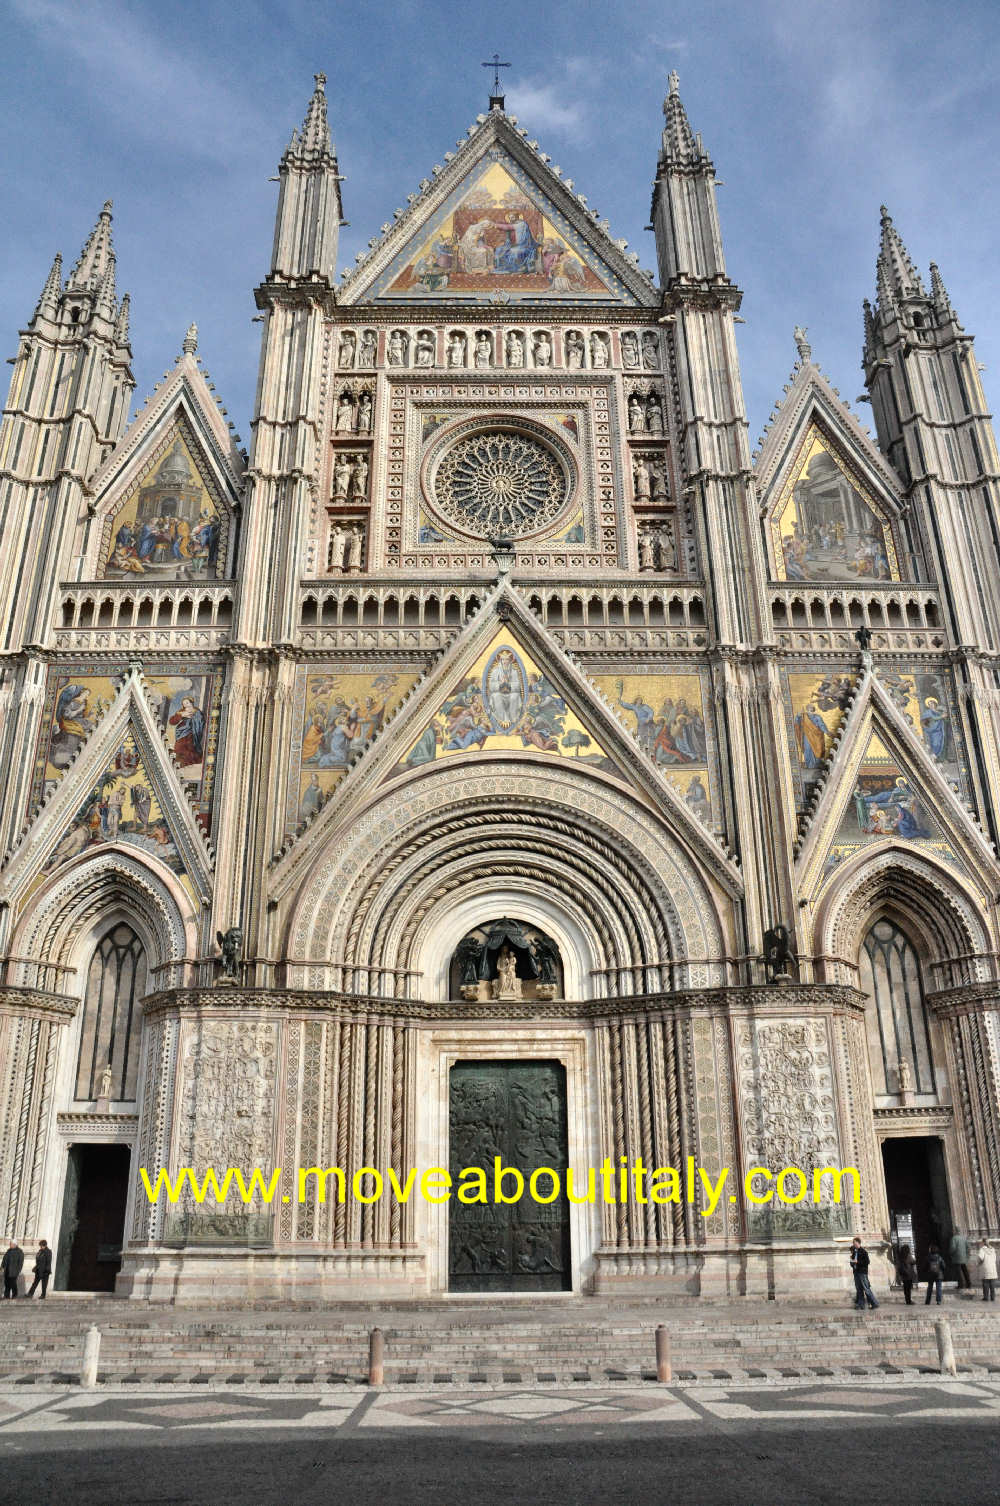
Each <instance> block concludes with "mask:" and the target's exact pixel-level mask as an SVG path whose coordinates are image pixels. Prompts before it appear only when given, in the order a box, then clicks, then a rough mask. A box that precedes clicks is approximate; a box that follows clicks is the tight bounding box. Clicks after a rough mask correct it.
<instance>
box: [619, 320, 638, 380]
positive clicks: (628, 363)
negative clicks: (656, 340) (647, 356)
mask: <svg viewBox="0 0 1000 1506" xmlns="http://www.w3.org/2000/svg"><path fill="white" fill-rule="evenodd" d="M622 365H623V366H624V367H625V370H626V371H635V370H636V368H637V367H638V365H639V342H638V340H637V339H636V337H635V335H634V334H633V333H632V332H631V330H629V331H627V332H626V333H625V334H624V335H622Z"/></svg>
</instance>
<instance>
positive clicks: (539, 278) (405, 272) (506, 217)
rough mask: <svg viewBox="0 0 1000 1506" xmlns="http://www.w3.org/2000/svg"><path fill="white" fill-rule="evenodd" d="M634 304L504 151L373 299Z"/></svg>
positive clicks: (470, 179) (482, 167)
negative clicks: (498, 296) (503, 298)
mask: <svg viewBox="0 0 1000 1506" xmlns="http://www.w3.org/2000/svg"><path fill="white" fill-rule="evenodd" d="M498 294H499V295H501V296H503V297H505V298H506V299H510V300H514V301H518V300H524V299H526V300H531V301H534V300H536V299H539V298H556V299H562V300H574V301H587V300H593V301H595V302H604V303H608V302H616V303H617V302H624V301H627V302H634V299H632V298H631V297H630V296H629V295H628V294H626V292H625V289H624V288H623V286H622V285H621V283H620V282H619V281H618V279H617V278H616V277H615V276H614V274H613V273H612V272H611V271H610V269H608V268H606V267H604V266H602V265H601V264H600V263H599V262H598V261H597V259H596V257H595V256H594V254H593V252H592V251H590V249H589V248H588V247H586V246H585V245H584V243H583V242H582V240H581V239H580V237H579V236H578V235H577V233H576V232H575V231H574V230H573V229H572V228H571V227H570V225H569V223H568V222H567V221H566V219H565V218H564V216H562V215H561V214H559V213H558V211H557V210H556V209H555V208H554V207H553V206H552V205H551V204H550V203H549V202H548V201H547V199H546V198H545V197H544V195H543V194H542V193H541V192H540V190H539V189H538V187H537V186H536V185H535V184H534V183H533V182H532V181H531V179H530V178H528V177H527V175H526V174H525V173H524V172H523V170H522V169H521V168H520V167H519V166H518V165H517V164H516V163H515V162H514V161H513V159H512V158H510V157H508V156H507V155H506V154H505V153H503V152H501V151H499V150H497V151H495V152H492V153H491V154H490V157H489V158H488V159H487V160H486V161H484V162H483V163H480V164H479V165H477V166H476V167H475V168H473V169H472V170H471V171H470V173H469V174H468V175H467V177H466V178H465V179H464V180H463V182H462V183H461V184H459V186H458V187H457V188H456V189H455V190H454V192H453V193H452V194H451V195H450V196H449V197H448V199H447V200H446V202H445V203H444V205H443V206H442V207H441V208H440V209H439V210H438V211H437V213H436V214H435V215H434V216H433V217H432V218H431V219H430V220H429V221H427V223H426V224H424V225H423V226H422V227H421V229H420V232H419V235H418V236H416V237H415V238H414V239H413V240H412V241H410V242H409V243H408V244H407V245H406V246H405V247H404V248H403V250H402V251H401V252H400V253H399V255H397V256H396V257H395V259H394V260H393V262H392V263H391V264H390V266H389V268H388V269H387V271H386V272H385V273H384V274H383V275H382V277H380V278H379V280H378V282H377V284H376V285H375V287H374V288H373V289H372V294H371V296H372V297H374V298H376V299H390V300H391V299H406V300H407V301H412V300H420V299H427V298H438V299H440V298H442V297H443V298H447V299H448V300H449V301H455V300H458V301H461V300H463V299H464V300H469V301H473V302H486V301H488V300H490V299H492V298H496V297H497V295H498Z"/></svg>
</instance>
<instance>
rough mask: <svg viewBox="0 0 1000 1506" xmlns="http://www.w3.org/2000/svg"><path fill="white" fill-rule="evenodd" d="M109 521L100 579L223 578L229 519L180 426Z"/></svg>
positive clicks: (102, 549)
mask: <svg viewBox="0 0 1000 1506" xmlns="http://www.w3.org/2000/svg"><path fill="white" fill-rule="evenodd" d="M163 448H164V446H161V447H160V450H159V451H158V458H156V459H154V460H153V461H152V462H151V463H150V464H149V466H147V468H146V471H145V472H144V474H143V475H142V476H141V477H140V478H139V479H138V480H137V481H136V482H135V483H134V484H133V486H132V489H131V491H130V493H129V494H128V496H127V498H126V499H125V501H124V502H123V503H122V502H120V503H119V505H118V506H117V508H116V510H115V512H114V513H113V515H112V516H111V517H109V518H108V519H107V520H106V521H105V525H104V536H103V540H102V547H101V566H100V574H101V575H104V576H108V577H110V578H112V579H115V580H126V579H127V580H135V581H137V582H138V581H139V580H140V579H143V580H145V579H150V580H204V579H214V578H215V577H217V576H219V575H222V574H223V573H224V571H223V564H224V556H225V542H226V540H225V533H226V527H227V521H228V519H227V515H226V512H225V509H224V508H222V507H220V505H219V502H218V499H217V498H216V497H215V496H214V495H213V494H212V492H211V491H210V490H209V487H208V485H207V484H206V482H205V479H204V477H203V476H202V474H201V471H200V469H199V467H198V464H197V461H196V459H195V456H196V454H197V446H196V445H194V444H193V443H191V442H190V440H189V438H188V437H187V436H186V435H185V433H184V431H183V428H182V426H180V425H177V426H175V428H174V429H173V430H172V432H171V433H170V435H169V436H168V438H167V439H166V441H165V448H166V454H165V455H164V454H163V453H162V451H163Z"/></svg>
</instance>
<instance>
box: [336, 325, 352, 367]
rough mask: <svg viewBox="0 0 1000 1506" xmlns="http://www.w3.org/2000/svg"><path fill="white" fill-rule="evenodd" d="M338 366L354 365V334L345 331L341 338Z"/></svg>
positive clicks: (347, 330) (350, 331)
mask: <svg viewBox="0 0 1000 1506" xmlns="http://www.w3.org/2000/svg"><path fill="white" fill-rule="evenodd" d="M337 365H338V366H353V365H354V332H353V331H352V330H349V329H345V330H344V333H343V334H342V335H341V337H340V348H339V350H338V352H337Z"/></svg>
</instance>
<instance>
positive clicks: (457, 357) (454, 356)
mask: <svg viewBox="0 0 1000 1506" xmlns="http://www.w3.org/2000/svg"><path fill="white" fill-rule="evenodd" d="M448 365H449V366H464V365H465V336H464V335H463V334H460V333H459V331H458V330H457V329H456V330H453V331H452V333H451V334H450V335H449V337H448Z"/></svg>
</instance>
